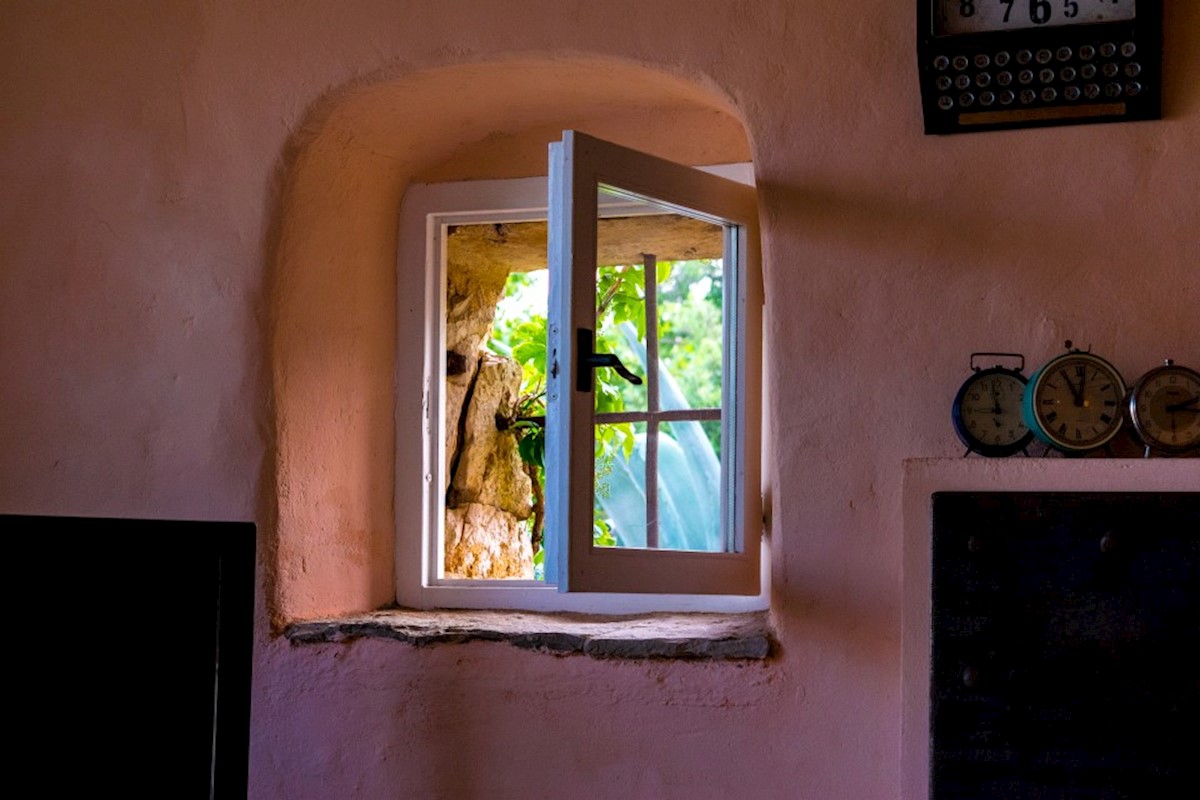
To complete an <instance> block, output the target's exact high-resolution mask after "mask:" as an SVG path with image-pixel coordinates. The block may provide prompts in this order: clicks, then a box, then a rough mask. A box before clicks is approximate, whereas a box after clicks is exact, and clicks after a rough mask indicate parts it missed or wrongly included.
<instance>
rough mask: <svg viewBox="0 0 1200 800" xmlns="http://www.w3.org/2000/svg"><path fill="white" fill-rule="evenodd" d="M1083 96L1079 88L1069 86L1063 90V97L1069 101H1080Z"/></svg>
mask: <svg viewBox="0 0 1200 800" xmlns="http://www.w3.org/2000/svg"><path fill="white" fill-rule="evenodd" d="M1081 94H1082V92H1080V91H1079V87H1078V86H1068V87H1067V88H1065V89H1063V97H1064V98H1066V99H1067V100H1072V101H1074V100H1078V99H1079V96H1080V95H1081Z"/></svg>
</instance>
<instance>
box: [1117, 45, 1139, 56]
mask: <svg viewBox="0 0 1200 800" xmlns="http://www.w3.org/2000/svg"><path fill="white" fill-rule="evenodd" d="M1136 52H1137V45H1136V44H1134V43H1133V42H1125V44H1123V45H1121V55H1123V56H1125V57H1126V58H1133V56H1134V54H1135V53H1136Z"/></svg>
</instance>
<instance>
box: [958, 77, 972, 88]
mask: <svg viewBox="0 0 1200 800" xmlns="http://www.w3.org/2000/svg"><path fill="white" fill-rule="evenodd" d="M954 85H955V87H957V88H959V89H970V88H971V76H970V75H959V76H958V77H957V78H955V79H954Z"/></svg>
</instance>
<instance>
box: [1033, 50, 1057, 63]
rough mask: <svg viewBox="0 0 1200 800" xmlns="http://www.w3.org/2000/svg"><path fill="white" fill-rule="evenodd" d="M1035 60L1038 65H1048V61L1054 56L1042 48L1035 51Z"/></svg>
mask: <svg viewBox="0 0 1200 800" xmlns="http://www.w3.org/2000/svg"><path fill="white" fill-rule="evenodd" d="M1036 58H1037V62H1038V63H1039V64H1049V63H1050V59H1052V58H1054V54H1053V53H1051V52H1050V51H1049V50H1047V49H1046V48H1044V47H1043V48H1042V49H1041V50H1038V51H1037V56H1036Z"/></svg>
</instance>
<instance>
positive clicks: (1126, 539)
mask: <svg viewBox="0 0 1200 800" xmlns="http://www.w3.org/2000/svg"><path fill="white" fill-rule="evenodd" d="M932 575H933V586H932V603H933V605H932V614H933V619H932V625H933V628H932V670H931V687H930V715H931V719H930V732H931V737H932V742H931V753H932V755H931V759H932V764H931V785H930V790H931V791H930V796H931V798H933V800H988V799H989V798H1003V799H1004V800H1012V799H1013V798H1020V799H1021V800H1048V799H1051V798H1052V799H1053V800H1068V799H1069V800H1081V799H1087V800H1116V799H1117V798H1122V799H1130V800H1132V799H1133V798H1137V799H1138V800H1142V799H1143V798H1146V799H1147V800H1149V799H1153V798H1176V797H1184V796H1193V795H1191V792H1194V791H1195V787H1196V785H1197V779H1196V766H1195V760H1196V757H1197V752H1198V751H1197V747H1198V745H1200V733H1198V731H1200V725H1198V724H1197V720H1200V663H1198V656H1197V654H1198V653H1200V493H1165V494H1164V493H1097V494H1056V493H940V494H936V495H934V499H933V572H932Z"/></svg>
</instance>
